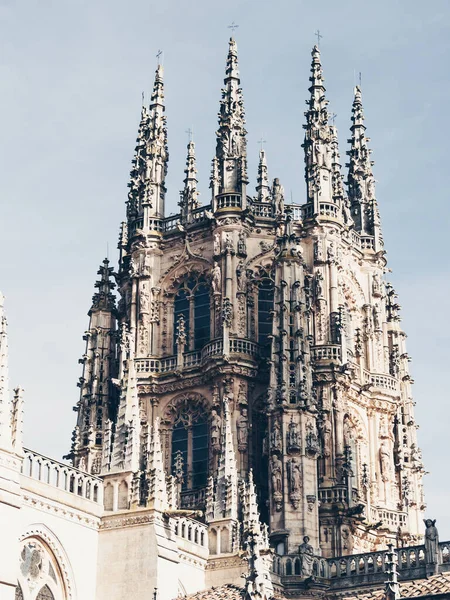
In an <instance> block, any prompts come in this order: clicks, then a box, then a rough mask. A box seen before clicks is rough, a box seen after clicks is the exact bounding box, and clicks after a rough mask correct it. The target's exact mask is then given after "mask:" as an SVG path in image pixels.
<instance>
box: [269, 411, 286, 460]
mask: <svg viewBox="0 0 450 600" xmlns="http://www.w3.org/2000/svg"><path fill="white" fill-rule="evenodd" d="M282 449H283V443H282V438H281V425H280V421H279V419H278V418H275V419H274V421H273V425H272V433H271V434H270V450H271V452H281V451H282Z"/></svg>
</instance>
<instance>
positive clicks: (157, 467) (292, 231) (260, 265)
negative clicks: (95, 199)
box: [3, 39, 442, 600]
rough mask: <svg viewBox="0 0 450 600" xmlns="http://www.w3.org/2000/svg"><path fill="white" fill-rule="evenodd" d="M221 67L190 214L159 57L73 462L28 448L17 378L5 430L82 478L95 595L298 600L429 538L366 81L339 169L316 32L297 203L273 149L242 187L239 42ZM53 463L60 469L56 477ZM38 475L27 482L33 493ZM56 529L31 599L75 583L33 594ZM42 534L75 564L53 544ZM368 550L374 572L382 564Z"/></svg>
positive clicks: (86, 360)
mask: <svg viewBox="0 0 450 600" xmlns="http://www.w3.org/2000/svg"><path fill="white" fill-rule="evenodd" d="M225 75H226V76H225V80H224V87H223V90H222V98H221V100H220V110H219V123H218V129H217V132H216V138H217V145H216V152H215V156H214V158H213V160H212V167H211V176H210V189H211V199H210V203H209V204H208V205H200V203H199V200H198V192H197V183H198V182H197V170H196V157H195V144H194V142H193V141H190V142H189V143H188V146H187V158H186V168H185V178H184V187H183V189H182V191H181V192H180V199H179V207H180V209H179V213H178V214H177V215H174V216H169V217H167V216H165V201H166V193H167V190H166V183H165V181H166V176H167V169H168V162H169V152H168V147H167V129H166V117H165V105H164V82H163V68H162V66H160V65H159V66H158V68H157V70H156V75H155V81H154V87H153V93H152V96H151V102H150V105H149V106H148V107H147V106H143V107H142V113H141V120H140V125H139V131H138V137H137V144H136V150H135V155H134V159H133V163H132V170H131V178H130V183H129V192H128V200H127V202H126V219H125V220H124V222H123V223H122V224H121V228H120V236H119V246H118V247H119V262H118V267H117V269H116V268H115V267H111V266H110V265H109V262H108V260H104V261H103V264H102V266H101V267H100V269H99V271H98V275H99V278H98V281H97V283H96V284H95V285H96V291H95V294H94V296H93V303H92V306H91V308H90V310H89V318H90V321H89V327H88V330H87V331H86V332H85V336H84V339H85V340H86V352H85V354H84V356H83V357H82V359H81V361H80V362H81V363H82V365H83V372H82V376H81V377H80V380H79V387H80V399H79V401H78V403H77V405H76V407H74V409H75V410H76V413H77V422H76V426H75V429H74V433H73V438H72V446H71V448H70V452H69V454H68V456H66V457H65V458H66V459H68V460H69V461H70V462H71V466H70V467H69V466H64V465H63V463H56V462H55V461H53V462H49V461H50V459H46V460H47V462H46V461H45V460H44V459H45V457H43V458H42V459H40V458H39V455H37V454H36V453H33V452H31V451H28V450H23V449H21V447H19V446H20V444H19V446H18V445H17V444H18V442H17V440H16V438H17V436H18V433H17V432H18V431H19V430H20V419H21V417H20V414H19V413H20V410H21V409H20V410H19V409H18V406H19V404H18V403H19V401H20V402H21V400H20V394H19V395H17V394H16V397H15V400H14V403H13V408H12V420H11V424H10V427H9V433H8V431H7V430H8V427H5V429H4V433H3V438H4V439H6V438H7V437H8V435H9V439H10V441H9V442H8V444H9V445H8V444H6V445H5V443H4V444H3V447H6V446H8V448H9V450H8V452H10V453H12V454H14V453H15V454H14V456H16V457H19V458H20V457H22V458H21V460H24V465H26V466H25V467H22V477H23V478H25V479H26V481H29V480H30V481H31V479H32V478H33V477H34V478H35V479H36V478H37V479H38V480H39V482H38V483H39V485H40V486H42V485H48V486H51V485H52V482H53V481H54V486H56V487H57V488H58V490H59V491H58V493H59V496H58V499H57V500H55V502H56V504H57V503H58V502H59V503H68V502H69V499H68V498H69V496H67V499H66V496H65V495H64V494H70V493H72V494H75V495H76V496H78V498H77V499H76V500H77V504H74V505H73V506H74V507H75V508H73V510H75V511H79V512H80V511H81V512H80V514H85V513H86V514H87V513H89V515H90V516H89V518H88V521H86V523H85V522H84V521H83V523H84V525H83V527H85V529H86V531H87V529H89V528H90V529H89V531H91V530H92V531H94V530H95V532H96V534H95V535H96V536H97V537H96V541H95V544H96V546H95V547H96V552H97V559H96V564H97V567H96V573H95V577H94V578H95V585H94V584H93V586H94V587H93V588H92V589H94V588H95V589H96V592H95V595H94V594H93V593H92V594H91V593H90V592H85V593H84V595H83V596H81V595H80V594H79V595H78V597H79V598H80V599H81V598H82V597H83V600H84V599H92V600H93V599H94V598H97V599H98V600H103V599H105V600H106V598H108V599H113V600H121V599H123V598H132V599H133V600H140V599H141V598H142V599H143V598H148V597H149V594H151V593H153V594H154V597H155V598H157V597H160V598H161V600H171V599H172V598H175V597H176V596H177V594H189V593H193V592H197V591H198V590H201V589H204V588H208V587H211V586H212V585H223V586H225V587H226V586H227V585H228V586H230V585H231V586H233V585H234V586H241V587H242V586H244V587H245V590H246V591H245V594H247V598H252V599H254V598H264V599H268V598H271V597H272V596H273V594H274V593H277V594H278V595H279V596H280V597H281V596H282V594H283V593H285V590H286V589H288V588H289V589H290V590H291V595H292V594H293V595H294V596H296V597H298V598H300V597H303V596H302V595H301V590H302V589H304V588H303V587H302V586H303V585H304V582H305V580H308V578H310V580H311V581H316V582H317V581H322V582H325V583H323V585H322V584H321V585H322V587H320V585H319V588H320V590H322V592H324V590H326V589H328V588H326V586H327V585H328V584H326V582H327V581H328V582H329V581H332V579H333V576H334V577H341V575H342V570H341V569H342V568H343V567H342V564H344V563H343V562H342V561H344V562H345V557H346V556H347V555H355V554H359V555H361V556H366V555H367V556H372V557H378V556H383V558H382V564H383V569H384V566H385V565H388V566H389V565H392V564H393V559H392V556H394V554H395V551H394V550H392V547H396V548H402V547H410V546H414V547H418V546H417V545H418V544H421V543H422V535H423V533H422V529H423V524H422V520H423V511H424V509H425V505H424V498H423V488H422V477H423V474H424V469H423V465H422V460H421V453H420V449H419V447H418V444H417V438H416V430H417V425H416V422H415V419H414V411H413V406H414V402H413V399H412V393H411V384H412V380H411V377H410V375H409V371H408V362H409V356H408V354H407V351H406V345H405V338H406V335H405V333H404V332H403V330H402V328H401V319H400V316H399V310H400V306H399V304H398V301H397V295H396V293H395V290H394V288H393V287H392V285H391V284H390V283H388V282H387V281H386V279H385V274H386V273H387V272H388V269H387V267H386V256H385V254H386V253H385V250H384V243H383V236H382V231H381V224H380V215H379V210H378V203H377V199H376V193H375V179H374V175H373V171H372V166H373V161H372V160H371V150H370V149H369V146H368V144H369V138H368V137H367V135H366V126H365V122H364V113H363V107H362V98H361V89H360V87H356V88H355V94H354V101H353V107H352V117H351V126H350V131H351V135H350V139H349V143H350V146H349V150H348V152H347V154H348V164H347V165H346V166H347V167H348V170H347V174H346V175H345V176H344V175H342V173H341V159H340V153H339V146H338V136H337V130H336V127H335V126H334V125H332V124H331V122H330V114H329V112H328V108H327V105H328V101H327V100H326V95H325V87H324V79H323V75H322V66H321V58H320V52H319V49H318V47H317V46H315V47H314V48H313V50H312V63H311V75H310V78H309V81H310V87H309V100H308V101H307V110H306V112H305V117H306V119H305V124H304V131H305V135H304V142H303V150H304V157H305V181H306V197H305V202H304V203H303V204H301V205H300V204H299V205H293V204H289V202H287V201H286V198H285V194H284V188H283V185H282V183H281V182H280V180H279V179H278V178H275V179H273V180H271V179H269V174H268V162H267V157H266V152H265V150H264V149H261V151H260V153H259V165H258V173H257V179H256V190H255V193H253V189H252V188H250V186H249V176H248V172H247V139H246V136H247V132H246V129H245V114H244V101H243V93H242V89H241V83H240V78H239V71H238V58H237V47H236V43H235V41H234V39H230V42H229V50H228V57H227V62H226V74H225ZM344 184H345V185H344ZM5 402H6V400H5ZM20 406H21V404H20ZM14 436H16V437H14ZM24 456H25V458H23V457H24ZM17 460H18V459H17ZM35 464H39V465H40V466H39V470H38V471H36V470H34V465H35ZM42 465H48V469H49V473H50V472H51V470H52V469H55V470H56V472H57V473H58V476H57V479H56V480H53V479H52V476H51V475H50V474H49V475H48V478H47V479H45V481H44V476H43V475H42V473H43V470H42V469H43V467H42ZM53 465H56V466H55V467H54V466H53ZM58 465H59V466H58ZM41 467H42V468H41ZM11 468H13V467H11ZM61 473H65V475H64V477H65V479H64V482H65V483H61V481H62V479H61V477H62V476H61V477H60V474H61ZM27 478H28V479H27ZM14 481H15V482H16V483H15V484H14V485H16V484H17V485H19V486H22V488H23V486H24V485H25V484H24V483H23V482H22V483H20V481H18V480H17V477H16V479H14ZM26 485H30V486H31V484H26ZM33 485H35V486H36V485H37V483H35V484H33ZM64 486H65V487H64ZM31 489H32V492H30V493H29V496H30V494H31V496H30V498H31V497H32V493H34V494H36V493H38V492H36V490H35V488H34V487H33V486H31ZM39 489H41V488H39ZM46 489H47V488H46ZM63 491H64V494H63V493H62V492H63ZM42 493H43V492H41V495H42ZM51 493H52V492H50V491H49V492H48V494H49V495H51ZM49 497H50V496H49ZM83 502H84V503H85V505H86V506H85V505H82V503H83ZM69 503H70V502H69ZM28 504H30V505H31V504H32V502H31V501H30V502H29V503H28ZM94 505H95V506H94ZM33 507H34V508H33V509H36V506H34V505H33ZM30 510H31V508H30ZM42 510H44V509H42ZM55 510H56V509H55ZM83 511H85V513H83ZM83 518H84V517H83ZM86 518H87V517H86ZM80 519H81V517H80ZM433 526H434V524H433ZM430 527H431V525H430ZM30 531H35V532H36V531H37V529H34V530H30ZM427 531H429V530H428V529H427ZM430 531H431V530H430ZM30 535H33V534H32V533H30ZM34 535H35V536H37V537H39V536H38V534H37V533H35V534H34ZM64 535H65V534H63V533H61V534H60V538H62V537H64ZM83 535H84V534H83ZM86 535H87V534H86ZM89 535H90V534H89ZM29 537H30V536H28V538H21V539H23V540H29ZM44 538H45V536H43V535H41V536H40V537H39V539H40V540H41V542H29V541H26V544H28V545H25V546H24V549H23V550H22V554H21V555H20V556H21V561H22V562H21V573H22V576H21V579H20V578H19V587H18V588H17V590H20V591H17V590H16V598H26V599H28V598H29V599H30V600H34V598H41V597H42V598H54V599H56V600H59V598H75V595H70V594H67V593H66V595H60V596H59V595H58V593H59V592H57V590H56V588H55V589H53V588H52V585H53V584H51V578H50V579H49V583H48V584H46V585H48V586H49V589H50V590H53V591H50V593H52V594H53V595H52V596H49V595H47V596H45V595H43V596H39V595H38V596H36V595H33V593H34V592H33V589H35V590H36V591H37V590H38V587H39V586H36V587H35V588H33V586H31V587H30V585H31V584H30V581H34V579H33V577H34V575H33V572H32V570H31V567H32V566H33V565H32V564H31V562H30V561H28V563H26V560H28V559H27V558H26V557H27V556H33V552H38V551H39V552H41V554H42V553H45V552H44V550H42V549H41V550H39V544H44V542H42V539H44ZM48 539H50V534H48ZM90 539H91V538H90ZM92 539H94V538H92ZM44 541H45V540H44ZM24 543H25V542H22V544H24ZM46 543H47V545H48V548H49V549H48V552H50V551H51V552H52V553H53V554H52V556H53V557H54V560H55V561H57V559H58V557H59V559H60V560H63V559H62V558H61V556H63V553H62V551H61V552H60V553H59V554H58V552H57V550H55V548H56V547H57V544H56V542H55V543H54V545H53V546H52V545H51V544H50V542H46ZM92 543H94V542H92ZM30 544H31V546H30ZM33 544H35V545H34V546H33ZM36 544H37V545H36ZM436 544H437V542H436ZM44 545H45V544H44ZM387 547H390V548H391V550H390V552H391V554H389V555H388V558H387V559H386V561H387V562H386V563H385V558H384V556H385V554H384V553H385V552H386V548H387ZM430 547H431V546H430ZM436 547H437V546H436ZM36 548H37V549H36ZM52 548H53V550H52ZM433 548H435V546H433ZM425 551H426V552H428V554H427V561H428V562H429V560H428V558H429V557H430V556H432V555H431V554H430V553H429V551H428V550H427V547H426V546H425ZM27 552H28V554H27ZM430 552H434V550H432V551H430ZM436 552H437V551H436ZM30 553H31V554H30ZM389 556H390V557H391V559H392V560H391V559H389ZM408 556H409V555H408ZM424 556H425V554H424ZM436 556H437V554H436ZM440 556H441V555H440ZM418 557H419V555H418ZM337 558H339V561H341V562H336V561H335V559H337ZM388 559H389V560H391V562H389V560H388ZM441 559H442V556H441V558H439V560H441ZM30 560H31V559H30ZM37 560H38V559H36V561H37ZM48 560H49V561H50V560H53V558H51V559H50V558H49V559H48ZM361 560H363V563H364V564H365V565H366V566H365V567H364V568H365V569H366V571H367V573H369V574H370V572H371V571H370V566H367V565H370V560H372V559H367V560H366V559H361ZM377 560H378V558H376V560H375V563H373V562H372V567H374V569H373V572H374V573H375V572H376V570H377V564H376V561H377ZM380 560H381V559H380ZM405 560H406V559H405ZM407 560H408V561H409V558H408V559H407ZM424 560H425V559H424ZM430 560H432V558H430ZM436 560H437V562H439V561H438V559H436ZM36 561H35V562H36ZM333 561H334V562H333ZM364 561H365V562H364ZM418 561H419V562H420V560H419V558H418ZM353 562H354V561H353ZM400 562H401V561H400ZM437 562H436V564H437ZM33 564H34V563H33ZM36 564H37V563H36ZM36 564H35V565H34V567H35V573H36V569H37V567H36ZM39 564H40V565H42V564H44V563H43V562H42V560H41V562H40V563H39ZM345 564H346V565H347V563H345ZM361 564H362V563H361ZM374 564H375V566H374ZM401 564H402V565H404V564H406V563H401ZM424 564H425V563H424ZM427 564H428V563H427ZM432 564H435V563H432ZM30 565H31V566H30ZM243 565H245V568H244V566H243ZM348 565H350V563H348ZM359 565H360V563H357V565H356V566H355V571H353V570H352V569H353V567H351V566H348V567H345V568H346V569H347V568H348V570H347V571H346V573H347V576H348V577H351V576H353V575H355V574H356V575H358V574H360V572H359V571H358V569H360V568H362V567H360V566H359ZM408 565H410V563H409V562H408ZM175 567H176V568H177V575H175V571H174V570H173V569H174V568H175ZM405 568H406V567H405ZM427 568H428V567H427ZM433 568H434V567H433ZM333 569H334V571H333ZM336 569H338V571H336ZM383 569H382V570H383ZM66 571H67V572H66ZM66 571H65V570H64V569H61V573H62V574H61V588H65V589H67V588H70V584H69V583H68V581H69V579H70V573H69V571H68V570H66ZM134 571H135V572H136V574H135V576H131V575H130V573H132V572H134ZM244 571H246V573H247V575H246V579H245V580H242V579H241V577H242V573H243V572H244ZM388 571H389V570H388ZM383 572H384V571H383ZM64 573H65V574H64ZM333 573H334V575H333ZM427 573H428V571H427ZM356 575H355V576H356ZM36 577H37V575H36ZM64 577H66V579H64ZM74 577H75V579H76V576H74ZM130 577H131V579H132V581H133V582H134V584H133V585H135V587H134V588H133V589H134V592H133V593H132V594H131V595H130V592H129V591H128V592H127V591H126V585H125V584H126V583H127V582H128V583H129V582H130ZM289 577H291V578H290V579H289ZM283 578H284V579H283ZM295 578H297V579H295ZM55 581H56V579H55ZM348 581H350V579H349V580H348ZM380 581H384V580H380ZM245 582H246V583H245ZM296 582H297V583H296ZM289 586H290V587H289ZM296 586H297V587H296ZM53 587H54V586H53ZM319 588H318V589H319ZM42 589H43V588H42ZM72 589H73V586H72ZM236 589H238V587H236ZM239 589H240V588H239ZM305 589H306V588H305ZM27 590H28V591H27ZM29 590H32V591H31V592H30V591H29ZM55 590H56V591H55ZM149 590H150V591H149ZM320 590H319V591H320ZM319 591H317V594H318V595H320V594H319ZM20 594H22V595H20ZM5 597H6V596H5ZM7 597H8V598H9V596H7ZM11 597H12V596H11ZM206 597H208V596H205V598H206ZM211 597H212V596H211ZM224 597H225V596H224ZM323 597H325V596H323ZM392 597H394V596H392Z"/></svg>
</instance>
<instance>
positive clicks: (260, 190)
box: [256, 148, 271, 202]
mask: <svg viewBox="0 0 450 600" xmlns="http://www.w3.org/2000/svg"><path fill="white" fill-rule="evenodd" d="M256 192H257V194H258V196H257V199H258V202H269V201H270V200H271V194H270V183H269V177H268V173H267V160H266V152H265V150H263V149H262V148H261V150H260V152H259V163H258V179H257V186H256Z"/></svg>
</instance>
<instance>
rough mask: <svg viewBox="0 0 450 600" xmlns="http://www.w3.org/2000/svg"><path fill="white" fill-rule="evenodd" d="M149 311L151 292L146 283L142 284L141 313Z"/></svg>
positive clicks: (140, 295) (140, 296)
mask: <svg viewBox="0 0 450 600" xmlns="http://www.w3.org/2000/svg"><path fill="white" fill-rule="evenodd" d="M148 309H149V292H148V289H147V286H146V284H145V283H143V284H142V287H141V293H140V294H139V311H140V312H141V313H148Z"/></svg>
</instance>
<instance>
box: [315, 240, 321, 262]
mask: <svg viewBox="0 0 450 600" xmlns="http://www.w3.org/2000/svg"><path fill="white" fill-rule="evenodd" d="M314 260H318V261H320V260H323V247H322V240H321V239H317V240H315V241H314Z"/></svg>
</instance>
